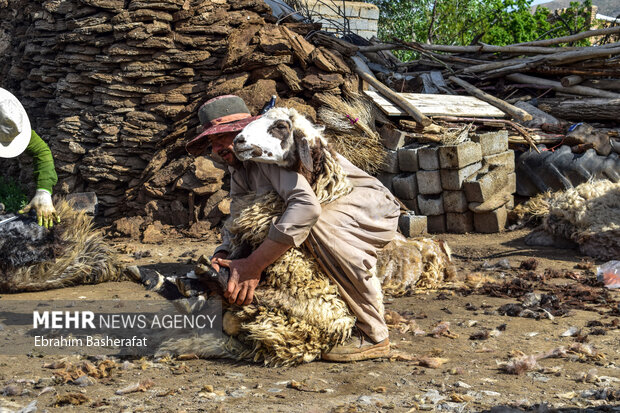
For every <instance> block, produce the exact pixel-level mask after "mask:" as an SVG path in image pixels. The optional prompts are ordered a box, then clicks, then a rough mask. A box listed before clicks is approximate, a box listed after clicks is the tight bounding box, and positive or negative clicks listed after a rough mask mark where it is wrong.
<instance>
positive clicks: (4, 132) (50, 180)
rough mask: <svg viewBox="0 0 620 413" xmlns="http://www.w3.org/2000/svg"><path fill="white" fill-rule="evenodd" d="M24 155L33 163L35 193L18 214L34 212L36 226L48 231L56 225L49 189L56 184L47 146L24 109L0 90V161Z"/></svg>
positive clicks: (6, 92)
mask: <svg viewBox="0 0 620 413" xmlns="http://www.w3.org/2000/svg"><path fill="white" fill-rule="evenodd" d="M23 152H26V153H27V154H28V155H30V156H32V158H33V160H34V179H35V181H36V183H37V191H36V193H35V195H34V197H33V198H32V200H31V201H30V203H28V205H26V206H25V207H24V208H23V209H22V210H21V211H19V213H20V214H23V213H27V212H29V211H30V210H31V209H34V210H35V211H36V213H37V221H38V223H39V225H42V226H44V227H46V228H51V227H53V226H54V223H55V222H56V223H58V222H60V218H59V217H58V215H57V214H56V209H55V208H54V204H53V202H52V187H53V186H54V185H56V182H58V176H57V175H56V170H55V168H54V158H53V157H52V151H50V148H49V146H47V144H46V143H45V142H44V141H43V139H41V138H40V137H39V135H37V134H36V132H35V131H33V130H32V129H31V127H30V120H29V119H28V114H27V113H26V110H25V109H24V107H23V106H22V104H21V103H20V102H19V100H18V99H17V98H16V97H15V96H14V95H13V94H12V93H11V92H9V91H8V90H5V89H2V88H0V158H15V157H16V156H19V155H21V154H22V153H23Z"/></svg>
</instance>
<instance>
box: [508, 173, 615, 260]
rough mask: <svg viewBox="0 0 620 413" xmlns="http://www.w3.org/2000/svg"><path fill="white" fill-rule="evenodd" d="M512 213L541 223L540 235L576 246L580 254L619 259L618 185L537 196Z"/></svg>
mask: <svg viewBox="0 0 620 413" xmlns="http://www.w3.org/2000/svg"><path fill="white" fill-rule="evenodd" d="M515 212H516V213H517V214H518V215H519V217H520V218H521V219H528V218H534V219H536V220H538V221H540V222H541V226H540V228H539V230H538V231H539V233H540V232H541V231H542V232H543V233H545V234H547V235H550V236H552V237H554V238H555V239H556V240H562V239H566V240H570V241H573V242H575V243H576V244H578V245H579V250H580V251H581V253H582V254H585V255H589V256H591V257H595V258H600V259H604V260H611V259H618V257H620V183H614V182H611V181H608V180H599V181H591V182H585V183H583V184H581V185H578V186H577V187H575V188H571V189H568V190H566V191H559V192H553V193H552V192H548V193H545V194H540V195H538V196H536V197H535V198H532V199H530V200H529V201H528V202H526V203H525V204H523V205H520V206H518V207H517V208H515Z"/></svg>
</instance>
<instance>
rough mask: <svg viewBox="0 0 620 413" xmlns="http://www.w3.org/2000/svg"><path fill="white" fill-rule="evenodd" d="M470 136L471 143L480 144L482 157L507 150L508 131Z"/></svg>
mask: <svg viewBox="0 0 620 413" xmlns="http://www.w3.org/2000/svg"><path fill="white" fill-rule="evenodd" d="M470 136H471V140H472V141H474V142H478V143H479V144H480V149H481V150H482V156H488V155H494V154H496V153H500V152H506V151H507V150H508V131H505V130H502V131H499V132H489V133H483V134H480V135H470Z"/></svg>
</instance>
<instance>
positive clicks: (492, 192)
mask: <svg viewBox="0 0 620 413" xmlns="http://www.w3.org/2000/svg"><path fill="white" fill-rule="evenodd" d="M380 132H381V136H382V138H383V143H384V145H385V146H386V147H387V148H388V150H389V156H388V160H387V162H386V164H385V165H384V167H383V171H382V172H381V173H380V174H379V176H378V177H379V179H380V180H381V181H382V182H383V183H384V185H386V187H388V188H389V189H390V190H391V191H392V192H393V193H394V195H396V197H398V198H399V199H400V200H401V201H402V203H403V204H404V205H405V206H406V207H407V208H408V209H409V210H410V213H408V214H406V215H403V216H401V220H400V228H401V231H402V232H403V233H404V234H407V235H409V234H411V235H416V233H415V231H419V230H420V226H416V225H414V224H413V223H412V221H413V218H412V217H418V220H420V218H419V217H420V216H426V225H427V229H428V232H431V233H437V232H454V233H466V232H472V231H476V232H498V231H501V230H502V229H503V228H504V227H505V225H506V216H507V209H510V208H512V206H513V205H514V198H513V196H512V194H513V193H514V192H515V191H516V179H515V173H514V166H515V163H514V153H513V152H512V151H510V150H508V133H507V132H506V131H500V132H491V133H485V134H480V135H472V136H471V140H468V141H465V142H463V143H460V144H458V145H444V146H431V145H421V144H417V143H414V144H409V145H407V141H408V140H409V139H408V137H407V133H405V132H402V131H399V130H396V129H393V128H389V127H384V128H383V129H382V130H381V131H380ZM420 222H421V221H420Z"/></svg>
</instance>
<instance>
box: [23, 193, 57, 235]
mask: <svg viewBox="0 0 620 413" xmlns="http://www.w3.org/2000/svg"><path fill="white" fill-rule="evenodd" d="M33 208H34V210H35V211H36V212H37V223H38V224H39V225H41V226H44V227H45V228H52V227H53V226H54V223H59V222H60V217H59V216H58V214H56V209H55V208H54V203H53V202H52V194H50V193H49V192H48V191H47V190H45V189H37V192H36V193H35V194H34V197H33V198H32V200H31V201H30V203H29V204H28V205H26V206H25V207H24V208H22V210H21V211H19V212H18V213H19V214H26V213H28V212H30V210H31V209H33Z"/></svg>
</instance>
